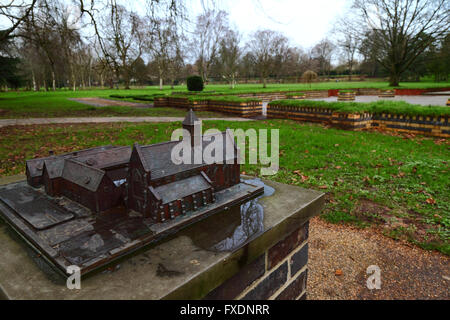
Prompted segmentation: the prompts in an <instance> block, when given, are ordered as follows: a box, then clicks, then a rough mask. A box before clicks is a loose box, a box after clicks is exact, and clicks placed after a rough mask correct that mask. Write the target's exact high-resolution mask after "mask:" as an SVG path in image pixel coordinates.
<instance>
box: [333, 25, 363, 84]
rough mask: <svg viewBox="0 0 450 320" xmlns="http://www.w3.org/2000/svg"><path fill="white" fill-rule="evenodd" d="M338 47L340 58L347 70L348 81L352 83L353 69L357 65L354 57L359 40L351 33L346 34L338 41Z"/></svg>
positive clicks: (359, 43) (358, 46)
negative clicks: (341, 57)
mask: <svg viewBox="0 0 450 320" xmlns="http://www.w3.org/2000/svg"><path fill="white" fill-rule="evenodd" d="M338 45H339V47H340V48H341V50H342V56H343V58H344V59H345V63H346V65H347V68H348V72H349V80H350V81H352V74H353V68H354V66H355V64H356V63H357V61H356V57H355V56H356V53H357V51H358V49H359V48H360V45H361V41H360V38H359V37H356V36H354V35H353V34H351V33H347V34H344V38H343V39H342V40H339V41H338Z"/></svg>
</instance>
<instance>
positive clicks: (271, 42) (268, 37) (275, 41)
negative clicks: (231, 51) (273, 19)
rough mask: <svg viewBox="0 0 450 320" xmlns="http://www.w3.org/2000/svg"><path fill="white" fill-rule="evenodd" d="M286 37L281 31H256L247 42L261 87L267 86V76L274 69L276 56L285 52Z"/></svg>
mask: <svg viewBox="0 0 450 320" xmlns="http://www.w3.org/2000/svg"><path fill="white" fill-rule="evenodd" d="M287 44H288V39H287V38H286V37H285V36H283V35H282V34H281V33H279V32H276V31H272V30H260V31H256V32H255V33H254V34H253V35H252V38H251V40H250V41H249V43H248V47H249V48H250V52H251V53H252V54H253V55H254V57H255V64H256V67H257V69H258V70H259V74H260V77H261V80H262V82H263V87H264V88H266V87H267V77H268V76H269V75H270V73H271V72H273V70H274V65H275V60H276V59H277V57H279V56H282V55H284V54H285V53H286V50H287V48H288V47H287Z"/></svg>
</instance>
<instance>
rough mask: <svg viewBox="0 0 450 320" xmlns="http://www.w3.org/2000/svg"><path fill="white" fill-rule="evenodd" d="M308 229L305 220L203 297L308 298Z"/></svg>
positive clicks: (209, 298) (242, 298) (214, 298)
mask: <svg viewBox="0 0 450 320" xmlns="http://www.w3.org/2000/svg"><path fill="white" fill-rule="evenodd" d="M308 230H309V222H306V223H305V224H303V225H302V226H301V227H300V228H298V229H297V230H295V231H293V232H292V233H290V234H289V235H287V236H286V237H285V238H284V239H283V240H281V241H279V242H278V243H276V244H275V245H273V246H272V247H271V248H269V249H268V250H267V251H266V252H265V253H264V254H262V255H261V256H259V257H258V258H256V259H255V260H254V261H253V262H252V263H250V264H248V265H247V266H245V267H244V268H242V269H241V270H240V271H239V272H238V273H237V274H235V275H234V276H233V277H231V278H230V279H228V280H227V281H225V282H224V283H223V284H221V285H220V286H219V287H217V288H216V289H214V290H213V291H211V292H210V293H209V294H208V295H206V296H205V298H204V299H208V300H231V299H241V300H266V299H276V300H297V299H306V281H307V277H308V268H307V262H308Z"/></svg>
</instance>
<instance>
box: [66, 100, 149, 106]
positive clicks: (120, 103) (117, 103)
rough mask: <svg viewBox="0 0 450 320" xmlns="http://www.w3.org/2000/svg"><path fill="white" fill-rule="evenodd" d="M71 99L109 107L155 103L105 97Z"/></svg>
mask: <svg viewBox="0 0 450 320" xmlns="http://www.w3.org/2000/svg"><path fill="white" fill-rule="evenodd" d="M69 100H72V101H76V102H80V103H84V104H88V105H90V106H94V107H109V106H122V107H133V108H152V107H153V103H147V104H145V103H138V102H129V101H120V100H111V99H103V98H69Z"/></svg>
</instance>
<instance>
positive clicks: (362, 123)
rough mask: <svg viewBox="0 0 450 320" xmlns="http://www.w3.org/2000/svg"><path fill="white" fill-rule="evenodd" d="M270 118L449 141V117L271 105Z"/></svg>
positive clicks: (269, 109)
mask: <svg viewBox="0 0 450 320" xmlns="http://www.w3.org/2000/svg"><path fill="white" fill-rule="evenodd" d="M267 117H268V118H272V119H274V118H277V119H291V120H296V121H305V122H321V123H325V124H328V125H330V126H332V127H336V128H341V129H347V130H363V129H370V128H377V129H380V130H386V131H397V132H406V133H414V134H423V135H428V136H434V137H443V138H450V121H449V117H448V116H439V117H430V116H409V115H396V114H384V113H383V114H371V113H364V114H359V113H342V112H335V111H333V110H331V109H325V108H308V107H303V108H296V107H291V106H271V105H269V106H268V107H267Z"/></svg>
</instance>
